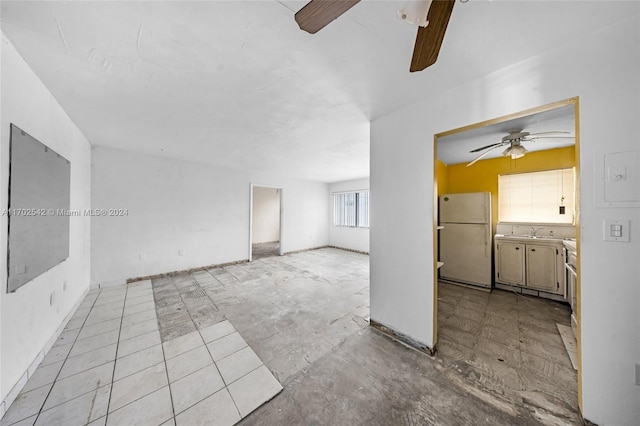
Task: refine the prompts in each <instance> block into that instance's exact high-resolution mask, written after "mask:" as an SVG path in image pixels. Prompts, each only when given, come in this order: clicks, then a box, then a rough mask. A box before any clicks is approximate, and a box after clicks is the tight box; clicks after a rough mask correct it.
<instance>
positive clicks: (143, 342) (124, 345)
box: [118, 330, 161, 358]
mask: <svg viewBox="0 0 640 426" xmlns="http://www.w3.org/2000/svg"><path fill="white" fill-rule="evenodd" d="M160 343H161V341H160V332H159V331H158V330H154V331H152V332H150V333H146V334H142V335H140V336H136V337H134V338H132V339H127V340H122V341H120V344H119V345H118V358H121V357H123V356H127V355H130V354H132V353H134V352H138V351H141V350H142V349H147V348H150V347H151V346H155V345H159V344H160Z"/></svg>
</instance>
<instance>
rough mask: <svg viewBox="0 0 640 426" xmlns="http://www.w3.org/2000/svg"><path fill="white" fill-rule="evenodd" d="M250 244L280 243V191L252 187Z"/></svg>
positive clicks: (277, 189)
mask: <svg viewBox="0 0 640 426" xmlns="http://www.w3.org/2000/svg"><path fill="white" fill-rule="evenodd" d="M251 232H252V236H251V242H252V243H254V244H258V243H270V242H273V241H280V189H279V188H265V187H262V186H255V187H253V227H252V228H251Z"/></svg>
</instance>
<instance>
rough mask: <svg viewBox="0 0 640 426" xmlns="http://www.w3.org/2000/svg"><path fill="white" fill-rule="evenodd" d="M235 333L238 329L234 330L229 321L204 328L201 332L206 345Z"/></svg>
mask: <svg viewBox="0 0 640 426" xmlns="http://www.w3.org/2000/svg"><path fill="white" fill-rule="evenodd" d="M235 331H236V329H235V328H233V325H231V323H230V322H229V321H222V322H219V323H217V324H214V325H212V326H209V327H205V328H203V329H202V330H200V334H201V335H202V338H203V339H204V341H205V343H209V342H213V341H214V340H217V339H219V338H221V337H224V336H227V335H229V334H231V333H233V332H235Z"/></svg>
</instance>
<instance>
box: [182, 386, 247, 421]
mask: <svg viewBox="0 0 640 426" xmlns="http://www.w3.org/2000/svg"><path fill="white" fill-rule="evenodd" d="M239 421H240V414H238V410H237V409H236V406H235V405H234V403H233V400H232V399H231V397H230V396H229V392H228V391H227V390H226V389H222V390H220V391H218V392H216V393H214V394H213V395H211V396H210V397H208V398H207V399H205V400H203V401H200V402H199V403H197V404H196V405H194V406H193V407H191V408H189V409H188V410H186V411H183V412H182V413H180V414H178V415H177V416H176V425H177V426H229V425H234V424H236V423H237V422H239Z"/></svg>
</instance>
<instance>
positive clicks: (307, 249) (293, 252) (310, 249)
mask: <svg viewBox="0 0 640 426" xmlns="http://www.w3.org/2000/svg"><path fill="white" fill-rule="evenodd" d="M323 248H329V246H318V247H311V248H306V249H300V250H291V251H287V252H285V253H282V255H283V256H284V255H287V254H295V253H303V252H305V251H312V250H320V249H323Z"/></svg>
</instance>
